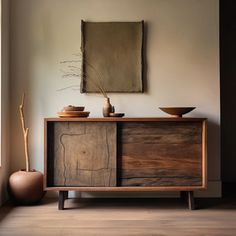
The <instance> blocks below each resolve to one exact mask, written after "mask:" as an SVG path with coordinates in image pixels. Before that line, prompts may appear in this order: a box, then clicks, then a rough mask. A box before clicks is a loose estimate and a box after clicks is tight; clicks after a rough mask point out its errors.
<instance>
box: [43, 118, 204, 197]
mask: <svg viewBox="0 0 236 236" xmlns="http://www.w3.org/2000/svg"><path fill="white" fill-rule="evenodd" d="M52 122H115V123H117V124H119V123H121V124H122V123H123V122H144V123H145V122H182V123H185V122H186V123H189V122H201V124H202V131H201V133H202V139H201V142H202V143H201V145H202V161H201V165H202V166H201V171H202V173H201V178H202V181H201V185H197V186H188V185H186V186H182V185H181V186H116V187H73V186H70V187H68V186H48V184H47V177H48V173H47V170H48V169H47V164H48V141H47V138H48V135H49V133H48V131H49V130H48V126H49V124H51V123H52ZM182 123H181V124H182ZM44 129H45V132H44V133H45V138H44V189H45V190H57V191H70V190H79V191H87V192H90V191H147V192H149V191H194V190H203V189H206V188H207V120H206V119H205V118H155V117H153V118H152V117H151V118H145V117H144V118H45V120H44Z"/></svg>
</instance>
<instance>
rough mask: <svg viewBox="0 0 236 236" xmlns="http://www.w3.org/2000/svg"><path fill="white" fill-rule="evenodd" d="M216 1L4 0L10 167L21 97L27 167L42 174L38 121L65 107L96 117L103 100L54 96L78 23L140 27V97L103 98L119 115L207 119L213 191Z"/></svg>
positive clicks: (18, 153)
mask: <svg viewBox="0 0 236 236" xmlns="http://www.w3.org/2000/svg"><path fill="white" fill-rule="evenodd" d="M218 5H219V2H218V0H119V1H117V0H50V1H49V0H21V1H19V0H12V1H11V54H10V56H11V86H10V89H11V147H12V148H11V169H12V171H15V170H17V169H20V168H22V167H24V156H23V139H22V133H21V130H20V121H19V114H18V105H19V103H20V100H21V95H22V92H23V91H25V92H26V99H27V103H26V117H27V126H29V128H30V155H31V159H32V167H33V168H36V169H38V170H43V118H44V117H49V116H56V113H57V112H58V111H60V110H61V109H62V107H63V106H65V105H68V104H73V105H85V106H86V110H88V111H91V116H93V117H99V116H101V114H102V113H101V108H102V104H103V98H102V97H101V96H100V95H86V94H80V93H79V91H78V90H72V89H68V90H63V91H58V89H60V88H64V87H67V86H70V85H73V84H77V85H78V84H79V80H78V79H74V80H66V79H63V78H62V73H61V71H60V70H61V69H62V65H61V64H60V61H62V60H66V59H71V58H73V56H72V54H73V53H76V52H78V51H79V48H80V36H81V35H80V21H81V19H84V20H89V21H139V20H145V22H146V27H145V30H146V35H147V38H146V58H147V85H148V91H147V92H146V93H145V94H111V95H110V97H111V101H112V104H113V105H115V107H116V110H117V111H120V112H125V113H126V116H165V114H163V113H162V112H160V111H159V110H158V106H196V107H197V109H196V110H195V111H193V112H192V113H191V114H189V116H194V117H207V118H208V119H209V135H208V138H209V152H208V154H209V169H208V171H209V190H208V192H205V193H204V194H205V195H207V194H208V195H211V196H218V195H219V194H220V141H219V125H220V94H219V29H218V28H219V14H218V10H219V9H218V8H219V6H218Z"/></svg>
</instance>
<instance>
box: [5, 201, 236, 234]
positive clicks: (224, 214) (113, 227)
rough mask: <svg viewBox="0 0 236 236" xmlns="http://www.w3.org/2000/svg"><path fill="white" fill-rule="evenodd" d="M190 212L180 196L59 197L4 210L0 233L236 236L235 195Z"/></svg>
mask: <svg viewBox="0 0 236 236" xmlns="http://www.w3.org/2000/svg"><path fill="white" fill-rule="evenodd" d="M197 203H198V206H199V208H201V209H199V210H195V211H189V210H188V209H187V206H186V203H184V202H182V201H181V200H180V199H80V200H79V199H69V200H66V204H65V207H66V208H67V209H65V210H64V211H58V210H57V200H56V199H44V200H43V201H42V203H41V204H40V205H37V206H13V205H12V204H10V203H8V204H6V205H5V206H3V207H2V208H0V235H1V236H35V235H37V236H47V235H50V236H64V235H65V236H70V235H72V236H73V235H81V236H94V235H96V236H97V235H101V236H113V235H114V236H116V235H117V236H118V235H131V236H141V235H142V236H145V235H159V236H172V235H174V236H189V235H191V236H195V235H199V236H211V235H212V236H213V235H214V236H235V235H236V198H228V199H223V200H212V199H209V200H204V199H198V201H197Z"/></svg>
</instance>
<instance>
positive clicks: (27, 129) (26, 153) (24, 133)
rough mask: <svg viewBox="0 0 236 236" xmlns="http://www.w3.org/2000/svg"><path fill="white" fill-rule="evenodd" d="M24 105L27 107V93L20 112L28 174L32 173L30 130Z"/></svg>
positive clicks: (23, 98)
mask: <svg viewBox="0 0 236 236" xmlns="http://www.w3.org/2000/svg"><path fill="white" fill-rule="evenodd" d="M24 105H25V93H23V96H22V101H21V104H20V106H19V110H20V120H21V127H22V131H23V135H24V148H25V162H26V171H27V172H28V171H30V159H29V146H28V136H29V128H25V116H24Z"/></svg>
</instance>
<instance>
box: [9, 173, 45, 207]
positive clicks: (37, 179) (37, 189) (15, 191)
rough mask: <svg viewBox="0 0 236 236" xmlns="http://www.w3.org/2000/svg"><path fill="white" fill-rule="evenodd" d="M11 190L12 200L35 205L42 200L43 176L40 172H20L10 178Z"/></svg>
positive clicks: (43, 192)
mask: <svg viewBox="0 0 236 236" xmlns="http://www.w3.org/2000/svg"><path fill="white" fill-rule="evenodd" d="M9 190H10V195H11V196H12V198H13V199H14V200H15V201H17V202H18V203H20V204H34V203H37V202H38V201H40V200H41V199H42V197H43V196H44V194H45V191H44V190H43V174H42V173H41V172H39V171H35V170H32V171H28V172H27V171H25V170H20V171H17V172H14V173H13V174H12V175H11V176H10V178H9Z"/></svg>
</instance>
